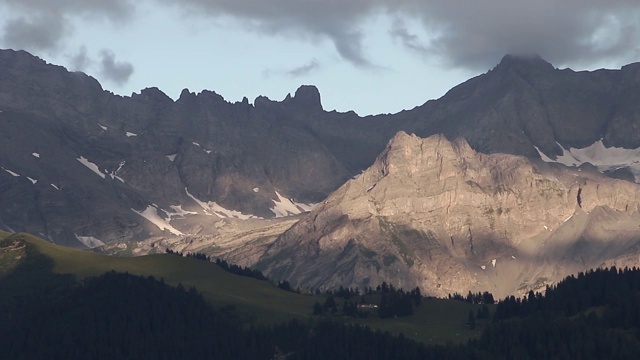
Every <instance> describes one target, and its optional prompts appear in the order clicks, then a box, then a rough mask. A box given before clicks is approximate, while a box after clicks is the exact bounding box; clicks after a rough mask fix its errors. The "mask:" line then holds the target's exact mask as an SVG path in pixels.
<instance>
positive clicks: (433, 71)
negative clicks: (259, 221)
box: [0, 0, 640, 115]
mask: <svg viewBox="0 0 640 360" xmlns="http://www.w3.org/2000/svg"><path fill="white" fill-rule="evenodd" d="M0 14H1V15H0V48H13V49H25V50H27V51H29V52H31V53H33V54H35V55H38V56H40V57H41V58H43V59H45V60H46V61H48V62H51V63H54V64H59V65H63V66H65V67H67V68H68V69H70V70H79V71H84V72H86V73H88V74H89V75H92V76H94V77H96V78H97V79H98V80H99V81H100V82H101V83H102V85H103V87H104V88H105V89H108V90H110V91H112V92H114V93H117V94H121V95H130V94H131V93H132V92H139V91H140V90H141V89H143V88H145V87H152V86H155V87H158V88H160V89H161V90H162V91H164V92H165V93H166V94H167V95H169V96H170V97H172V98H174V99H175V98H176V97H177V96H178V95H179V94H180V92H181V90H182V89H183V88H188V89H190V90H191V91H192V92H200V91H201V90H203V89H209V90H212V91H215V92H217V93H219V94H221V95H222V96H223V97H224V98H225V99H227V100H228V101H240V100H241V99H242V97H244V96H246V97H247V98H249V100H250V101H253V99H254V98H255V97H257V96H259V95H265V96H267V97H269V98H271V99H274V100H281V99H283V98H284V97H285V96H286V95H287V94H288V93H293V92H294V91H295V90H296V89H297V87H298V86H300V85H303V84H311V85H316V86H317V87H318V88H319V89H320V93H321V96H322V102H323V105H324V107H325V109H326V110H333V109H336V110H338V111H348V110H354V111H356V112H357V113H358V114H360V115H368V114H377V113H395V112H398V111H401V110H402V109H410V108H413V107H414V106H418V105H421V104H423V103H424V102H426V101H427V100H429V99H434V98H438V97H440V96H442V95H444V94H445V93H446V91H447V90H449V89H450V88H451V87H453V86H455V85H457V84H459V83H461V82H463V81H465V80H466V79H468V78H470V77H473V76H475V75H478V74H481V73H484V72H486V71H487V70H489V69H490V68H492V67H493V66H495V64H497V63H498V62H499V61H500V58H501V57H502V56H503V55H504V54H506V53H516V54H518V53H521V54H533V53H536V54H540V55H541V56H542V57H544V58H545V59H547V60H549V61H550V62H552V63H553V64H554V65H555V66H556V67H572V68H574V69H578V70H582V69H596V68H601V67H607V68H619V67H620V66H622V65H624V64H627V63H630V62H635V61H640V45H639V44H640V5H638V4H637V0H627V1H622V0H620V1H615V0H614V1H605V0H565V1H562V2H559V1H554V0H538V1H536V2H531V1H519V0H486V1H482V2H477V3H471V2H468V1H461V0H451V1H446V2H443V1H432V0H423V1H419V0H395V1H392V0H182V1H171V0H140V1H133V0H3V1H2V3H0Z"/></svg>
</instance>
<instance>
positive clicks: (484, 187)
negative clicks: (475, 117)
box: [258, 132, 640, 296]
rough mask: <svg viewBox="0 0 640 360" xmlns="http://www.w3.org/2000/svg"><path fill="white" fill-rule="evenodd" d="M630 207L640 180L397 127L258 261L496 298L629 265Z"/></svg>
mask: <svg viewBox="0 0 640 360" xmlns="http://www.w3.org/2000/svg"><path fill="white" fill-rule="evenodd" d="M639 210H640V185H638V184H635V183H633V182H629V181H623V180H616V179H611V178H607V177H605V176H603V175H602V174H600V173H599V172H598V171H596V170H595V169H594V168H593V167H586V166H585V167H581V168H567V167H564V166H562V165H557V164H547V163H543V162H541V161H537V162H532V161H530V160H528V159H526V158H525V157H521V156H515V155H509V154H490V155H487V154H482V153H478V152H476V151H474V150H473V149H472V148H471V147H470V146H469V145H468V143H467V141H466V140H464V139H457V140H455V141H453V142H450V141H448V140H447V139H446V138H445V137H444V136H442V135H435V136H432V137H429V138H426V139H422V138H419V137H416V136H415V135H407V134H406V133H403V132H400V133H398V134H397V135H396V136H395V137H394V138H393V139H392V140H391V141H390V143H389V144H388V146H387V148H386V149H385V151H384V152H383V153H382V154H381V155H380V156H379V157H378V158H377V160H376V161H375V163H374V164H373V165H372V166H371V167H370V168H368V169H367V170H365V171H364V172H363V173H362V174H360V175H359V176H357V177H356V178H354V179H352V180H350V181H348V182H347V183H346V184H345V185H343V186H342V187H341V188H340V189H338V190H337V191H336V192H335V193H333V194H332V195H331V196H330V197H329V198H328V199H327V200H325V201H324V202H322V203H321V204H320V205H318V207H317V208H316V209H315V210H314V211H313V212H311V213H310V214H308V215H307V216H306V217H304V218H303V219H302V220H300V221H299V222H298V223H297V224H296V225H294V226H293V227H292V228H291V229H289V230H288V231H287V232H285V233H284V234H283V235H281V236H280V237H279V238H278V240H277V241H276V242H275V243H274V244H273V245H271V246H270V247H269V248H268V250H267V251H266V252H265V254H264V255H263V256H262V258H261V260H260V261H259V263H258V267H259V268H260V269H261V270H263V271H264V272H266V273H267V274H269V276H272V277H274V278H275V279H288V280H289V281H290V282H292V284H293V285H294V286H300V287H305V288H335V287H338V286H340V285H342V286H351V287H360V288H362V287H365V286H374V287H375V286H376V285H378V284H380V283H381V282H382V281H387V282H388V283H392V284H394V286H397V287H404V288H405V289H406V288H413V287H415V286H419V287H421V288H422V289H423V290H424V291H425V292H426V293H429V294H433V295H446V294H448V293H453V292H461V293H462V292H464V293H466V291H468V290H478V291H480V290H488V291H491V292H493V293H494V294H496V295H499V296H503V295H506V294H513V293H516V292H518V291H525V292H526V291H528V290H529V289H534V290H540V289H543V288H544V286H545V285H547V284H549V283H552V282H554V281H556V280H559V279H561V278H562V277H564V276H566V275H568V274H571V273H574V272H576V271H578V270H584V269H588V268H592V267H596V266H601V265H603V264H609V263H616V264H618V265H621V264H624V265H635V264H636V263H637V261H638V254H639V253H640V252H639V250H640V227H638V224H640V212H639ZM623 259H626V260H623Z"/></svg>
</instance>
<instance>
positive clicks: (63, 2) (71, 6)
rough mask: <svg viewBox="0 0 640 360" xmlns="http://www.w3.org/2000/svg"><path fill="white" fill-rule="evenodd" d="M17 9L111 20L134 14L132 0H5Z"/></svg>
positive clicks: (36, 12) (51, 15)
mask: <svg viewBox="0 0 640 360" xmlns="http://www.w3.org/2000/svg"><path fill="white" fill-rule="evenodd" d="M3 2H4V3H5V4H6V5H9V6H10V7H11V8H13V9H15V10H19V11H20V10H22V11H26V12H27V13H29V14H38V15H46V16H49V17H62V16H67V15H88V16H95V17H104V18H107V19H109V20H110V21H115V22H118V21H121V20H128V19H129V18H130V17H131V16H132V15H133V14H134V10H135V8H134V6H133V4H134V2H133V1H132V0H56V1H53V0H3Z"/></svg>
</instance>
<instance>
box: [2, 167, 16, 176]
mask: <svg viewBox="0 0 640 360" xmlns="http://www.w3.org/2000/svg"><path fill="white" fill-rule="evenodd" d="M1 169H2V170H4V171H6V172H8V173H9V174H11V175H12V176H15V177H20V174H18V173H16V172H13V171H11V170H9V169H5V168H1Z"/></svg>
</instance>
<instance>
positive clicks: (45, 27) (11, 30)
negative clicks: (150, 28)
mask: <svg viewBox="0 0 640 360" xmlns="http://www.w3.org/2000/svg"><path fill="white" fill-rule="evenodd" d="M0 9H1V10H3V11H7V13H9V14H13V19H11V20H9V21H8V22H7V23H6V24H5V25H4V26H3V30H4V34H3V37H2V40H3V41H2V42H3V45H5V46H8V47H13V48H20V49H29V50H46V51H49V52H55V51H57V50H59V49H60V48H62V47H63V45H64V42H65V40H66V38H67V37H68V36H69V35H70V34H71V33H72V32H73V30H74V29H73V28H72V27H71V26H69V25H67V24H70V23H71V19H72V18H74V17H83V18H87V19H90V20H91V21H95V20H96V19H98V20H107V21H109V22H112V23H121V22H124V21H128V20H129V19H130V18H131V17H132V16H133V14H134V10H135V8H134V6H133V1H132V0H108V1H106V0H56V1H52V0H3V1H2V4H0Z"/></svg>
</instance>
